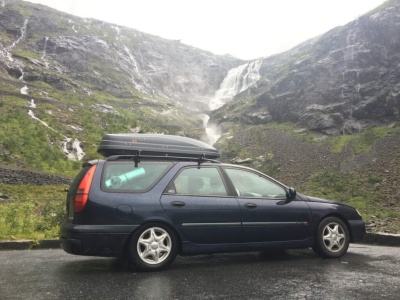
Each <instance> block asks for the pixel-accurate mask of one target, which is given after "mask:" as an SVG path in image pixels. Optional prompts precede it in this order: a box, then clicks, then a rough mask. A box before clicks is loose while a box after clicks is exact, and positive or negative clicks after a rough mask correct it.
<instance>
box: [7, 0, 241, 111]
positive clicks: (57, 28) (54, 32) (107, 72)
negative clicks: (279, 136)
mask: <svg viewBox="0 0 400 300" xmlns="http://www.w3.org/2000/svg"><path fill="white" fill-rule="evenodd" d="M0 31H1V33H2V36H1V37H0V71H1V72H6V73H7V74H8V75H9V76H10V77H13V78H15V79H20V80H22V81H24V82H28V83H35V82H38V81H42V82H45V83H46V84H49V85H51V86H53V87H54V88H56V89H58V90H63V91H72V90H73V89H75V90H77V89H81V90H82V89H83V90H85V91H87V92H88V93H89V94H90V93H93V92H94V91H100V92H103V93H107V94H109V95H111V96H114V97H117V98H132V97H133V96H143V97H152V98H160V99H164V100H171V101H173V102H178V103H180V104H183V105H189V106H190V107H192V108H198V109H203V108H204V103H208V101H209V100H208V99H209V98H210V97H211V96H212V95H213V94H214V92H215V91H216V90H217V89H218V87H219V85H220V83H221V82H222V80H223V79H224V77H225V75H226V73H227V72H228V70H230V69H231V68H233V67H236V66H238V65H239V64H241V63H242V61H241V60H239V59H236V58H234V57H230V56H217V55H214V54H212V53H210V52H207V51H202V50H200V49H196V48H194V47H190V46H187V45H184V44H181V43H180V42H179V41H172V40H166V39H162V38H159V37H156V36H153V35H149V34H145V33H142V32H139V31H137V30H134V29H129V28H126V27H122V26H117V25H113V24H108V23H105V22H101V21H97V20H93V19H83V18H78V17H74V16H71V15H68V14H64V13H61V12H58V11H56V10H53V9H50V8H47V7H44V6H41V5H36V4H31V3H29V2H23V1H20V0H13V1H4V5H2V6H1V7H0Z"/></svg>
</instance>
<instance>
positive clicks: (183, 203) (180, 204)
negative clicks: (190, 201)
mask: <svg viewBox="0 0 400 300" xmlns="http://www.w3.org/2000/svg"><path fill="white" fill-rule="evenodd" d="M185 204H186V203H185V202H182V201H173V202H171V205H172V206H176V207H182V206H185Z"/></svg>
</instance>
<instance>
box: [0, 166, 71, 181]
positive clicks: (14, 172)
mask: <svg viewBox="0 0 400 300" xmlns="http://www.w3.org/2000/svg"><path fill="white" fill-rule="evenodd" d="M71 182H72V178H69V177H65V176H58V175H54V174H49V173H42V172H38V171H32V170H27V169H22V168H13V167H7V166H0V183H3V184H32V185H57V184H70V183H71Z"/></svg>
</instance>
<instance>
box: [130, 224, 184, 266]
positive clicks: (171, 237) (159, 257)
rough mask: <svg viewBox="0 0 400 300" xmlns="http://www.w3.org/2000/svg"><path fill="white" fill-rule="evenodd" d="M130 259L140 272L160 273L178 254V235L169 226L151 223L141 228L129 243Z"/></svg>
mask: <svg viewBox="0 0 400 300" xmlns="http://www.w3.org/2000/svg"><path fill="white" fill-rule="evenodd" d="M128 250H129V257H130V260H131V262H132V264H133V266H134V267H135V268H136V269H138V270H140V271H159V270H162V269H164V268H166V267H168V266H169V265H170V264H172V263H173V261H174V260H175V257H176V255H177V254H178V242H177V237H176V234H175V233H174V232H173V231H172V230H171V229H170V228H169V227H167V226H165V225H163V224H158V223H149V224H146V225H144V226H142V227H140V228H139V229H138V230H137V231H136V232H135V233H134V234H133V236H132V238H131V240H130V242H129V249H128Z"/></svg>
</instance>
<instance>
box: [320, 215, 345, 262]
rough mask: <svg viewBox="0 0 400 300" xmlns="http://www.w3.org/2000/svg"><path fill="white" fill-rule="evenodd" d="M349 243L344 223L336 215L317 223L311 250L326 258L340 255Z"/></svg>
mask: <svg viewBox="0 0 400 300" xmlns="http://www.w3.org/2000/svg"><path fill="white" fill-rule="evenodd" d="M349 243H350V235H349V230H348V228H347V226H346V224H345V223H344V222H343V221H342V220H340V219H339V218H336V217H328V218H326V219H324V220H322V222H321V223H320V224H319V226H318V229H317V234H316V239H315V245H314V247H313V250H314V251H315V252H316V253H317V254H319V255H321V256H322V257H326V258H337V257H341V256H342V255H344V254H345V253H346V252H347V249H348V248H349Z"/></svg>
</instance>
